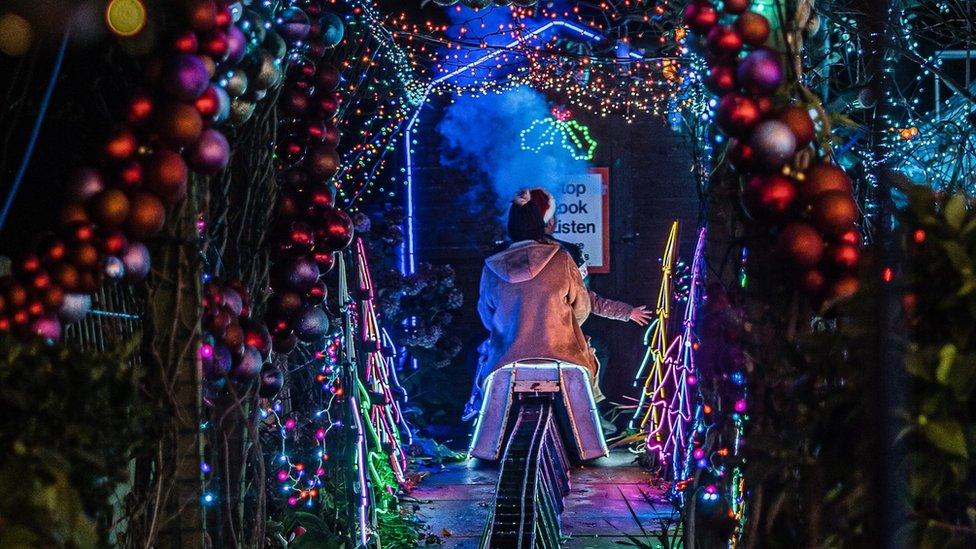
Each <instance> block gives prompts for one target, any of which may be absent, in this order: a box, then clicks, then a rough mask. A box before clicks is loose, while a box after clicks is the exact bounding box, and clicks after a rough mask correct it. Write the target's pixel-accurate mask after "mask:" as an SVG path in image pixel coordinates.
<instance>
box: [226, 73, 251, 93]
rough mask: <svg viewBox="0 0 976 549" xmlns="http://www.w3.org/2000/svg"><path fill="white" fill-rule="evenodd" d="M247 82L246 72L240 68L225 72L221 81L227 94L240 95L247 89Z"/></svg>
mask: <svg viewBox="0 0 976 549" xmlns="http://www.w3.org/2000/svg"><path fill="white" fill-rule="evenodd" d="M248 83H249V82H248V78H247V73H245V72H244V71H242V70H241V69H234V70H232V71H230V72H229V73H228V74H227V77H226V78H225V79H224V81H223V87H224V89H225V90H226V91H227V95H229V96H231V97H240V96H242V95H244V92H246V91H247V85H248Z"/></svg>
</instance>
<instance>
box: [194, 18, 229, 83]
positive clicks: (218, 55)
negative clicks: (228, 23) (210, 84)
mask: <svg viewBox="0 0 976 549" xmlns="http://www.w3.org/2000/svg"><path fill="white" fill-rule="evenodd" d="M229 49H230V42H229V41H228V40H227V34H226V33H224V31H222V30H219V29H214V30H212V31H210V32H208V33H207V35H206V36H205V37H204V39H203V41H202V42H201V43H200V52H201V53H204V54H206V55H208V56H210V57H211V58H213V59H214V60H216V61H224V59H226V57H227V52H228V50H229ZM210 73H211V75H212V74H213V71H210Z"/></svg>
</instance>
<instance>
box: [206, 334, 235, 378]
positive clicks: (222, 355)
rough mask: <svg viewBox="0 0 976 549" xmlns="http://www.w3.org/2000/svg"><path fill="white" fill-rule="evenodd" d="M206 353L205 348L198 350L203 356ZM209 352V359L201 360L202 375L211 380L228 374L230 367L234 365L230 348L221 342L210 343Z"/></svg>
mask: <svg viewBox="0 0 976 549" xmlns="http://www.w3.org/2000/svg"><path fill="white" fill-rule="evenodd" d="M207 353H208V351H207V350H206V349H201V351H200V354H201V356H205V355H206V354H207ZM209 353H210V355H211V356H210V357H209V360H207V359H205V360H204V361H203V375H204V376H205V377H206V378H207V379H208V380H211V381H213V380H216V379H221V378H223V377H224V376H226V375H227V374H229V373H230V370H231V368H233V367H234V355H233V353H231V351H230V349H228V348H227V347H226V346H225V345H223V344H221V343H217V344H211V345H210V350H209Z"/></svg>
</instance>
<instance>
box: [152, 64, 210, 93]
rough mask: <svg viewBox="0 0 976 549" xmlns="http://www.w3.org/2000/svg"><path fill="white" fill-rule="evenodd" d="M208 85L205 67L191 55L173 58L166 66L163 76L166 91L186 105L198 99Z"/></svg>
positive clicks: (208, 77)
mask: <svg viewBox="0 0 976 549" xmlns="http://www.w3.org/2000/svg"><path fill="white" fill-rule="evenodd" d="M209 84H210V75H209V74H208V73H207V66H206V65H205V64H204V62H203V60H202V59H200V57H198V56H196V55H192V54H179V55H176V56H174V57H173V58H172V59H171V60H170V61H169V63H168V64H167V66H166V71H165V73H164V76H163V85H164V87H165V88H166V91H168V92H169V93H171V94H173V95H174V96H175V97H176V98H177V99H179V100H180V101H184V102H186V103H190V102H192V101H193V100H194V99H196V98H197V97H199V96H200V94H201V93H203V90H205V89H207V86H208V85H209Z"/></svg>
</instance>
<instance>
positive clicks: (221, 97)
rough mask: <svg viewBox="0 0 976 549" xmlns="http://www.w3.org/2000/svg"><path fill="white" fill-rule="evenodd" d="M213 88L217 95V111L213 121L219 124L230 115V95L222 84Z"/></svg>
mask: <svg viewBox="0 0 976 549" xmlns="http://www.w3.org/2000/svg"><path fill="white" fill-rule="evenodd" d="M213 90H214V91H215V92H216V95H217V113H216V114H214V117H213V121H214V123H216V124H219V123H221V122H223V121H225V120H227V119H228V118H229V117H230V95H228V94H227V90H225V89H224V88H221V87H220V86H216V87H214V88H213Z"/></svg>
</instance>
